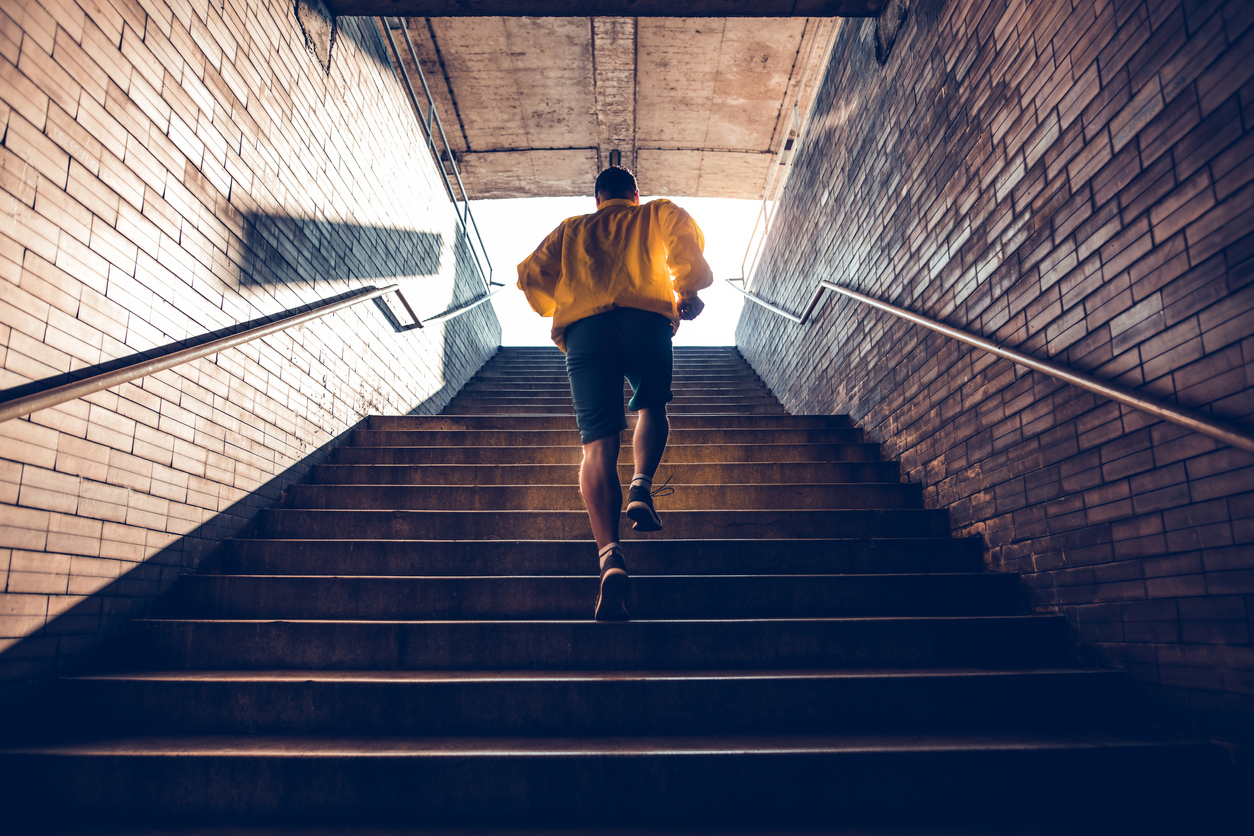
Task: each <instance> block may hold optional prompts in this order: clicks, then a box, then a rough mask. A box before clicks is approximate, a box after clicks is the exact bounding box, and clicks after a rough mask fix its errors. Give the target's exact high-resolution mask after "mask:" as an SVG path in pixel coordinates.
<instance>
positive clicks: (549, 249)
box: [518, 199, 714, 351]
mask: <svg viewBox="0 0 1254 836" xmlns="http://www.w3.org/2000/svg"><path fill="white" fill-rule="evenodd" d="M704 247H705V236H704V235H702V234H701V229H700V227H698V226H697V223H696V221H694V220H693V219H692V217H691V216H690V215H689V214H688V213H687V212H685V211H684V210H683V209H680V208H679V207H678V206H676V205H675V204H674V203H671V202H670V201H669V200H651V201H649V202H648V203H646V204H644V205H637V204H636V203H635V202H634V201H632V200H630V199H619V200H603V201H601V205H600V207H598V209H597V211H596V212H594V213H593V214H591V215H580V216H578V217H575V218H567V219H566V220H564V221H562V224H561V226H559V227H558V228H557V229H555V230H553V232H551V233H549V236H548V237H547V238H545V239H544V243H542V244H541V245H540V246H539V247H538V248H536V251H535V252H534V253H532V254H531V255H530V256H528V257H527V259H526V260H525V261H524V262H523V263H522V264H519V265H518V288H519V290H521V291H522V292H523V293H525V294H526V295H527V301H528V302H529V303H530V304H531V307H532V308H533V309H534V310H535V312H536V313H538V314H540V315H541V316H551V317H553V342H555V343H557V346H558V348H560V349H562V350H563V351H565V350H566V344H565V341H564V340H563V339H562V334H563V333H564V332H565V330H566V326H568V325H570V324H571V323H572V322H577V321H578V320H580V319H583V318H585V317H589V316H593V315H595V314H599V313H604V312H605V311H608V310H610V309H611V308H639V309H641V310H645V311H653V312H655V313H660V314H662V315H663V316H668V317H670V319H671V322H672V323H673V325H672V329H673V330H677V329H678V328H679V312H678V310H677V309H676V301H675V294H677V293H678V294H679V296H680V298H684V297H690V296H695V295H696V292H697V291H698V290H700V289H702V288H704V287H709V286H710V285H711V284H713V283H714V275H713V273H711V271H710V265H708V264H706V262H705V257H704V256H702V255H701V250H702V249H703V248H704Z"/></svg>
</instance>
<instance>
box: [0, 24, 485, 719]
mask: <svg viewBox="0 0 1254 836" xmlns="http://www.w3.org/2000/svg"><path fill="white" fill-rule="evenodd" d="M373 27H374V24H373V22H372V21H371V20H369V19H360V20H359V19H351V18H345V19H341V26H340V32H339V36H338V38H337V41H336V44H335V50H334V54H333V57H332V61H331V69H330V73H329V75H328V74H327V73H326V72H324V71H323V70H321V69H320V68H319V66H318V64H317V60H316V59H315V57H314V55H313V54H312V53H311V52H310V51H308V50H307V49H306V47H305V45H304V36H303V34H302V32H301V29H300V26H299V24H298V23H297V20H296V17H295V14H294V4H292V3H290V2H280V0H209V2H206V0H170V2H169V3H167V2H163V0H77V2H76V0H22V2H16V3H5V4H3V6H2V7H0V126H2V127H0V135H2V137H3V141H2V143H0V144H2V147H0V201H2V202H3V206H2V211H0V369H2V370H3V371H2V372H0V388H3V389H4V390H6V391H5V392H4V393H3V394H4V396H5V397H13V396H16V395H20V394H26V393H28V392H29V391H33V390H35V389H38V388H46V387H47V385H48V384H49V383H50V382H63V381H65V380H67V379H68V377H69V375H70V374H71V373H73V372H79V373H82V372H84V371H87V370H91V369H96V368H99V367H101V366H102V365H105V364H108V363H110V362H111V361H115V360H117V359H118V358H125V357H129V356H133V355H136V354H138V353H140V352H145V351H148V350H151V349H154V348H158V347H161V346H167V345H170V344H176V343H179V342H181V341H186V340H194V339H197V338H199V337H200V336H201V335H203V334H205V333H207V332H211V331H215V330H218V329H223V328H227V327H229V326H232V325H234V324H236V323H239V322H245V321H250V320H255V319H259V318H262V317H269V316H273V315H275V314H278V313H281V312H283V311H289V310H292V309H297V308H300V307H301V306H304V305H308V304H310V303H313V302H317V301H319V300H322V299H325V298H328V297H335V296H338V295H341V294H344V293H347V292H350V291H353V290H355V289H357V288H361V287H366V286H369V285H383V284H388V283H391V282H393V281H399V282H400V283H401V285H402V287H403V288H404V289H405V291H406V295H407V297H408V298H409V299H410V300H411V303H413V304H415V306H416V308H417V310H418V313H419V315H420V316H430V315H432V314H435V313H438V312H440V311H441V310H444V309H445V308H446V307H447V306H449V305H451V304H453V303H455V302H457V301H465V300H467V299H472V298H475V297H476V296H477V295H479V294H481V293H482V284H481V283H480V279H479V278H478V274H477V273H476V272H475V269H474V268H473V266H472V264H471V257H470V255H469V253H468V252H467V249H466V247H465V246H464V245H463V243H462V242H461V241H460V240H459V238H458V235H457V231H456V226H455V222H454V217H453V213H452V208H451V205H450V204H449V201H448V198H447V197H446V196H445V192H444V187H443V185H442V183H440V181H439V179H438V174H437V170H436V168H435V165H434V163H433V162H432V160H431V158H430V156H429V155H428V154H426V152H425V150H424V148H423V146H422V145H421V142H422V140H421V135H420V133H419V129H418V126H417V123H416V121H415V119H414V117H413V115H412V111H411V110H410V108H409V104H408V102H407V100H406V99H404V98H403V93H402V89H401V87H400V86H399V84H398V82H397V80H396V78H395V76H394V75H393V72H392V69H391V66H390V64H389V60H388V57H387V54H386V52H385V50H384V47H383V45H382V42H381V40H380V38H379V35H378V33H377V32H376V31H375V30H374V28H373ZM499 333H500V331H499V326H498V325H497V323H496V320H495V317H494V315H493V313H492V308H491V306H490V305H484V306H480V307H478V308H476V309H475V310H474V311H473V312H472V313H470V314H468V315H466V316H463V317H460V318H458V319H456V320H453V321H452V323H451V324H449V325H447V326H444V327H431V328H428V329H426V330H422V331H410V332H406V333H396V332H394V331H393V330H392V328H391V327H389V325H388V323H387V322H386V321H385V319H384V318H383V317H382V315H381V314H380V312H379V310H378V309H376V308H375V307H374V305H373V303H370V302H367V303H365V304H362V305H359V306H357V307H354V308H352V309H350V310H349V311H347V312H343V313H337V314H332V315H331V316H329V317H327V318H324V319H321V320H318V321H316V322H313V323H310V324H306V325H304V326H301V327H299V328H298V329H294V330H291V331H286V332H284V333H282V334H280V335H276V336H272V337H267V338H265V339H263V340H261V341H258V342H254V343H251V344H249V345H247V346H245V347H242V348H238V349H231V350H228V351H225V352H222V353H220V354H218V355H214V356H211V357H208V358H205V359H203V360H198V361H194V362H192V363H190V364H187V365H184V366H181V367H179V368H176V369H173V370H170V371H166V372H161V373H158V374H155V375H152V376H151V377H147V378H144V379H142V380H140V381H137V382H135V383H132V384H127V385H124V386H120V387H117V388H115V389H111V390H108V391H105V392H101V393H99V394H97V395H93V396H90V397H87V398H84V399H82V400H78V401H73V402H71V403H67V404H65V405H64V406H61V407H57V408H54V409H48V410H44V411H41V412H37V413H35V414H33V415H31V416H30V417H29V419H19V420H12V421H8V422H6V423H4V424H0V579H2V580H3V584H4V585H3V587H2V588H0V647H3V649H4V652H3V653H2V654H0V697H3V696H5V695H10V696H12V695H16V694H18V693H22V692H25V691H26V690H29V689H28V688H27V687H26V684H29V683H31V682H34V681H38V680H40V679H44V678H46V677H48V676H50V675H51V674H52V673H54V672H56V671H57V670H59V669H61V670H64V669H68V668H69V667H70V666H72V665H73V663H74V662H75V661H76V659H77V658H78V657H79V656H80V654H82V653H83V652H85V651H86V650H88V649H90V648H91V647H92V646H93V645H94V644H95V643H96V642H97V640H98V637H99V635H100V633H101V631H102V630H103V629H105V628H107V627H108V626H110V625H111V624H113V623H115V622H116V621H117V620H119V619H120V618H122V617H124V616H125V615H126V614H128V613H133V612H138V611H140V610H141V609H142V608H143V607H144V606H145V605H146V604H147V603H148V602H150V601H151V600H152V598H153V597H154V596H155V595H157V594H158V593H159V592H160V591H161V590H163V589H164V588H166V587H167V586H168V584H169V583H170V582H171V581H172V580H173V579H174V578H175V577H177V576H178V575H179V574H181V573H183V572H186V571H188V570H190V569H192V568H194V567H195V566H196V565H197V563H198V562H199V561H200V560H201V559H202V558H203V557H204V556H205V555H206V554H207V553H208V552H209V551H210V550H212V548H213V547H214V545H215V544H216V543H217V542H218V541H219V540H220V539H221V538H223V537H226V536H229V535H230V534H232V533H234V532H235V531H237V530H239V528H240V526H242V525H244V524H245V523H246V522H247V521H248V519H249V518H250V517H251V516H252V514H253V513H254V512H255V511H256V510H257V509H258V508H259V507H264V506H266V505H268V504H270V503H271V502H273V501H274V499H275V498H276V497H277V496H278V494H279V492H280V491H281V490H282V489H283V488H284V487H285V486H286V485H287V484H289V483H290V482H292V481H293V480H299V479H301V478H302V476H303V474H304V473H305V471H306V470H307V468H308V467H309V465H310V464H311V463H312V462H313V461H314V460H316V459H317V457H318V456H319V454H320V451H321V450H323V448H325V447H326V446H327V445H329V444H332V443H333V442H334V441H335V439H337V438H338V437H339V436H340V435H341V434H342V433H344V432H345V431H346V430H347V429H348V428H350V427H352V426H353V425H354V424H356V423H357V422H358V421H359V420H360V419H361V417H362V416H364V415H366V414H368V413H377V412H392V413H397V412H407V411H410V410H418V411H421V412H435V411H438V410H439V409H440V408H442V407H443V404H444V403H445V402H446V401H447V400H448V398H449V397H451V395H452V393H453V392H455V391H456V389H458V388H459V387H460V385H461V383H462V382H463V381H464V380H466V379H467V378H468V377H469V376H470V375H471V374H473V372H474V371H475V370H476V369H477V368H478V366H479V365H481V364H482V362H483V361H484V360H485V359H486V358H487V357H488V356H490V355H491V354H492V353H493V352H494V351H495V348H496V345H497V343H498V342H499Z"/></svg>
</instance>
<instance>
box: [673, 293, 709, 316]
mask: <svg viewBox="0 0 1254 836" xmlns="http://www.w3.org/2000/svg"><path fill="white" fill-rule="evenodd" d="M703 310H705V303H704V302H702V301H701V299H700V297H698V296H689V297H688V298H687V299H680V300H679V318H680V319H696V318H697V317H698V316H700V315H701V312H702V311H703Z"/></svg>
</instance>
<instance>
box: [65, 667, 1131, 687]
mask: <svg viewBox="0 0 1254 836" xmlns="http://www.w3.org/2000/svg"><path fill="white" fill-rule="evenodd" d="M1067 676H1074V677H1103V678H1118V679H1122V678H1123V676H1122V673H1121V672H1120V671H1115V670H1107V669H1100V668H1024V669H1017V668H1006V669H997V668H960V667H955V668H826V669H822V668H814V669H797V670H790V669H787V668H778V669H774V668H767V669H761V670H756V669H752V668H746V669H737V668H730V669H725V670H699V669H694V670H688V669H682V668H681V669H675V670H586V671H581V670H503V671H482V670H465V671H456V670H396V671H392V670H369V669H367V670H331V669H324V668H313V669H308V670H300V669H283V668H280V669H276V670H233V669H225V670H190V671H188V670H156V671H115V672H109V673H95V674H80V675H78V676H67V677H64V679H66V680H70V681H75V682H80V681H83V682H113V681H118V682H299V683H303V682H349V683H352V682H372V683H373V682H398V683H409V682H416V683H427V682H495V681H502V680H503V681H508V682H630V681H638V680H647V681H659V680H670V681H674V680H719V679H779V680H814V679H844V680H866V679H929V678H946V679H955V678H978V679H992V678H997V677H1051V678H1052V677H1067Z"/></svg>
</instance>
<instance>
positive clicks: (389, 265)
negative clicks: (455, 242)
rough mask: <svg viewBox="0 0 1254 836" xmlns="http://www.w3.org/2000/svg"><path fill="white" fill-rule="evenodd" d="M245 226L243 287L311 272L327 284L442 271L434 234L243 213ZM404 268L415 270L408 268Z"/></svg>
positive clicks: (439, 243)
mask: <svg viewBox="0 0 1254 836" xmlns="http://www.w3.org/2000/svg"><path fill="white" fill-rule="evenodd" d="M244 228H245V235H246V240H245V243H246V244H247V246H248V248H249V249H250V250H251V251H252V254H253V264H252V265H251V269H250V270H248V271H245V272H244V274H243V275H242V276H241V277H240V278H241V284H242V285H244V286H247V285H250V284H251V285H267V284H285V283H288V282H291V281H293V280H295V281H299V280H300V278H299V277H302V276H308V275H311V274H312V275H315V276H317V277H318V282H319V284H325V283H326V282H335V281H346V280H350V279H357V280H366V279H388V280H389V281H395V280H397V279H401V278H417V277H420V276H434V275H437V274H438V273H439V271H440V250H441V247H442V246H443V244H444V237H443V236H442V235H440V234H439V233H437V232H421V231H418V230H413V229H395V228H391V227H382V226H363V225H360V224H346V223H336V222H334V221H322V220H317V219H313V218H293V217H290V216H288V215H274V214H255V215H254V214H250V215H247V216H245V219H244ZM459 245H460V242H459ZM457 252H461V250H460V249H458V250H457ZM408 265H413V269H412V270H407V269H406V266H408ZM398 266H399V270H398Z"/></svg>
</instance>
